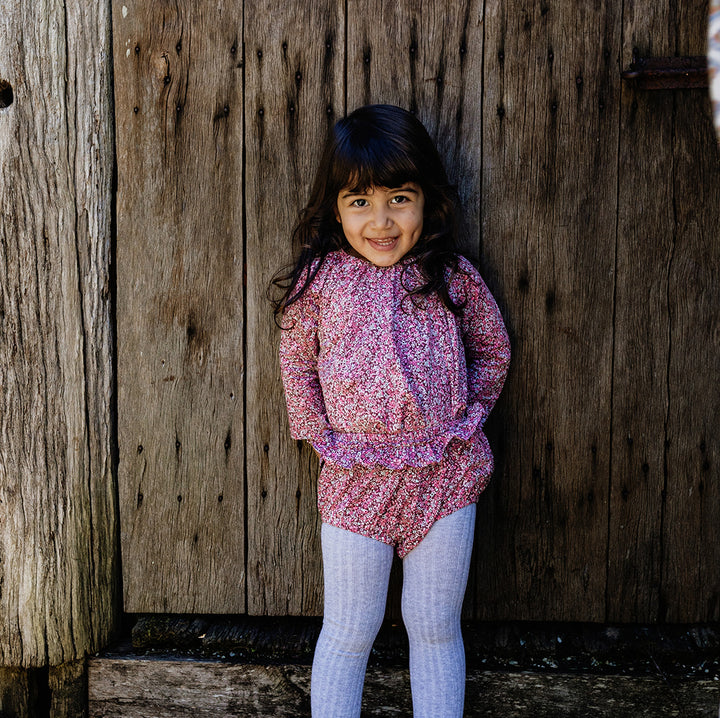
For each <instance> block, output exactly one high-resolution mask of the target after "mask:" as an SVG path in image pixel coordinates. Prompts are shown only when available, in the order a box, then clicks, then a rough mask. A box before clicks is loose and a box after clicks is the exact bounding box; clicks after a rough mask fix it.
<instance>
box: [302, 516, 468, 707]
mask: <svg viewBox="0 0 720 718" xmlns="http://www.w3.org/2000/svg"><path fill="white" fill-rule="evenodd" d="M474 527H475V504H471V505H470V506H466V507H465V508H464V509H461V510H460V511H456V512H455V513H454V514H451V515H450V516H447V517H445V518H443V519H440V520H439V521H438V522H436V523H435V524H434V525H433V527H432V528H431V529H430V532H429V533H428V534H427V536H426V537H425V538H424V539H423V541H422V542H421V543H420V544H419V545H418V546H417V547H416V548H414V549H413V550H412V551H411V552H410V553H409V554H408V555H407V556H405V558H404V559H403V590H402V614H403V621H404V623H405V628H406V629H407V633H408V638H409V641H410V685H411V688H412V700H413V716H414V718H440V717H441V718H461V717H462V714H463V704H464V699H465V652H464V648H463V642H462V635H461V633H460V612H461V609H462V602H463V596H464V594H465V587H466V584H467V576H468V569H469V566H470V554H471V551H472V542H473V533H474ZM322 551H323V569H324V573H325V615H324V620H323V628H322V631H321V633H320V638H319V639H318V643H317V647H316V648H315V658H314V660H313V668H312V686H311V698H312V701H311V702H312V715H313V718H358V716H359V715H360V702H361V698H362V689H363V683H364V680H365V669H366V667H367V661H368V656H369V655H370V649H371V648H372V644H373V642H374V641H375V637H376V635H377V632H378V630H379V629H380V624H381V623H382V620H383V616H384V614H385V602H386V597H387V587H388V579H389V577H390V567H391V565H392V558H393V548H392V547H391V546H388V545H387V544H383V543H381V542H379V541H375V540H374V539H370V538H367V537H365V536H360V535H359V534H355V533H351V532H350V531H345V530H343V529H339V528H336V527H334V526H329V525H328V524H323V526H322Z"/></svg>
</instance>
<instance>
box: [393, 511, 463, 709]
mask: <svg viewBox="0 0 720 718" xmlns="http://www.w3.org/2000/svg"><path fill="white" fill-rule="evenodd" d="M474 529H475V504H471V505H470V506H466V507H465V508H463V509H460V510H459V511H456V512H455V513H454V514H451V515H450V516H446V517H445V518H442V519H440V520H439V521H437V522H436V523H435V524H434V525H433V527H432V528H431V529H430V531H429V532H428V534H427V536H425V538H424V539H423V540H422V542H421V543H420V544H419V545H418V546H416V547H415V548H414V549H413V550H412V551H410V553H409V554H407V556H405V558H404V559H403V593H402V612H403V620H404V622H405V628H406V629H407V633H408V638H409V639H410V685H411V688H412V700H413V717H414V718H438V717H439V716H442V718H462V715H463V706H464V703H465V650H464V647H463V641H462V635H461V633H460V613H461V610H462V603H463V596H464V595H465V587H466V585H467V577H468V570H469V568H470V554H471V552H472V544H473V534H474Z"/></svg>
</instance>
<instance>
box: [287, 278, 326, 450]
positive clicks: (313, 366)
mask: <svg viewBox="0 0 720 718" xmlns="http://www.w3.org/2000/svg"><path fill="white" fill-rule="evenodd" d="M318 316H319V308H318V304H317V299H316V298H315V297H313V296H312V294H311V292H310V291H309V289H308V290H306V291H305V292H304V293H303V296H302V297H300V299H298V301H296V302H294V303H293V304H291V305H290V306H289V307H288V308H287V309H286V310H285V313H284V314H283V318H282V327H283V328H282V330H281V333H280V369H281V372H282V380H283V385H284V387H285V402H286V404H287V412H288V418H289V420H290V434H291V436H292V438H293V439H307V440H308V441H310V442H311V443H315V442H316V441H317V440H318V439H320V437H322V436H323V435H325V434H327V433H328V432H329V431H330V425H329V424H328V420H327V416H326V412H325V402H324V400H323V394H322V389H321V388H320V379H319V377H318V372H317V359H318V353H319V351H320V346H319V342H318Z"/></svg>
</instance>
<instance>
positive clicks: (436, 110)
mask: <svg viewBox="0 0 720 718" xmlns="http://www.w3.org/2000/svg"><path fill="white" fill-rule="evenodd" d="M482 13H483V4H482V3H481V2H479V1H478V0H463V2H452V3H450V2H444V1H442V0H439V1H437V2H426V3H422V4H419V3H416V2H412V1H411V0H404V1H403V2H396V3H387V2H382V0H375V1H374V2H357V1H353V0H351V2H349V3H348V70H347V102H348V111H351V110H353V109H354V108H356V107H359V106H360V105H364V104H370V103H389V104H394V105H400V106H401V107H405V108H406V109H408V110H410V111H411V112H413V113H415V114H417V116H418V117H419V118H420V120H421V121H422V122H423V124H424V125H425V127H426V128H427V129H428V132H429V133H430V135H431V136H432V137H433V139H434V140H435V142H436V144H437V147H438V151H439V152H440V155H441V157H442V158H443V161H444V163H445V167H446V170H447V173H448V176H449V179H450V182H452V183H453V184H455V185H456V186H457V190H458V194H459V197H460V201H461V204H462V210H463V211H462V214H461V241H462V248H463V251H464V252H465V253H466V254H467V255H468V256H469V257H470V258H472V259H473V260H475V261H477V260H478V258H479V254H480V247H479V245H480V204H481V203H480V196H481V187H480V181H481V170H480V166H481V159H482V158H481V144H482V143H481V137H482V115H481V112H482V105H481V102H480V100H479V98H480V96H481V82H482V56H483V29H482V23H483V17H482ZM481 502H482V499H481ZM474 566H475V562H474V563H473V574H474ZM401 576H402V574H401V571H400V569H399V566H398V565H397V562H396V565H395V566H394V571H393V575H392V577H391V590H390V595H389V597H388V616H390V617H393V618H395V619H398V620H399V619H400V590H401V585H402V577H401ZM474 584H475V579H474V576H473V577H471V579H470V582H469V585H470V587H471V588H470V589H469V590H468V592H467V595H466V601H465V614H466V616H470V615H472V612H473V603H474V590H473V588H472V587H473V586H474Z"/></svg>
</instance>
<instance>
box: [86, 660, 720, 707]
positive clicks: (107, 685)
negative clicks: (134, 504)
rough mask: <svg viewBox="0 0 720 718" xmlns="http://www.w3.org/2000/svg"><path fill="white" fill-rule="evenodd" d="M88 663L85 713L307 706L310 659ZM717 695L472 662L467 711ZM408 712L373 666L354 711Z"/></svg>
mask: <svg viewBox="0 0 720 718" xmlns="http://www.w3.org/2000/svg"><path fill="white" fill-rule="evenodd" d="M89 673H90V716H91V717H92V718H130V716H132V718H144V717H145V716H147V717H148V718H150V717H152V718H165V717H166V716H167V717H168V718H170V717H171V716H172V717H173V718H181V717H182V716H188V717H190V716H193V717H197V718H215V717H217V718H219V717H220V716H223V717H224V716H228V715H243V716H253V717H255V718H263V717H264V716H268V718H270V717H271V716H272V717H273V718H275V717H276V716H278V717H279V716H282V717H287V718H296V717H297V718H299V717H300V716H309V715H310V710H309V703H310V700H309V690H310V667H309V666H295V665H281V666H254V665H253V666H251V665H243V664H240V665H238V664H232V663H211V662H200V661H167V660H137V659H110V658H100V659H92V660H91V661H90V671H89ZM718 701H720V685H719V684H718V683H717V682H716V681H710V680H692V681H671V682H668V681H666V680H664V679H663V678H660V677H653V678H649V677H643V678H634V677H628V676H595V675H575V676H573V675H565V674H557V673H546V674H533V673H488V672H480V671H471V672H470V673H469V675H468V681H467V689H466V701H465V706H466V708H465V715H466V716H467V718H485V717H491V716H492V717H495V716H500V715H502V716H507V718H514V717H516V716H517V717H518V718H519V717H520V716H527V715H532V716H538V718H558V716H578V715H585V714H586V713H588V712H590V713H592V715H593V716H600V717H601V718H644V717H647V718H651V717H652V718H661V717H662V718H664V717H665V716H667V717H670V716H677V717H678V718H695V717H697V718H701V717H703V718H710V717H711V716H714V715H715V714H716V712H717V705H718ZM411 713H412V706H411V700H410V682H409V677H408V673H407V671H406V670H402V669H391V668H386V667H371V668H370V669H369V671H368V675H367V678H366V682H365V692H364V696H363V713H362V715H363V716H388V715H410V714H411Z"/></svg>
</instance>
